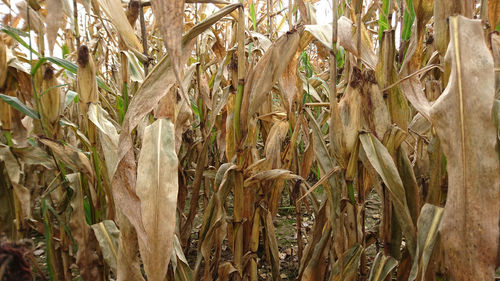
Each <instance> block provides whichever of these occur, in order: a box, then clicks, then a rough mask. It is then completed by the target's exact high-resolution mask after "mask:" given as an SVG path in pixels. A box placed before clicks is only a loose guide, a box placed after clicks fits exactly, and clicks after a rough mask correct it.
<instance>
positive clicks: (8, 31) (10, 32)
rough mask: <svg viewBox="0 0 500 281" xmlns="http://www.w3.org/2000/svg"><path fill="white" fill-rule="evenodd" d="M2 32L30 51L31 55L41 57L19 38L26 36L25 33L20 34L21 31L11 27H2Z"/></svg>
mask: <svg viewBox="0 0 500 281" xmlns="http://www.w3.org/2000/svg"><path fill="white" fill-rule="evenodd" d="M2 32H3V33H5V34H7V35H9V36H10V37H12V38H13V39H14V40H16V41H17V42H19V44H21V45H23V46H24V47H25V48H26V49H28V50H30V51H31V52H32V53H33V54H35V55H37V56H38V57H41V55H40V54H39V53H38V52H37V51H35V50H33V49H32V48H31V47H30V45H29V44H28V43H26V41H24V40H23V39H22V38H21V37H20V36H28V34H27V33H22V31H20V30H18V29H15V28H13V27H7V26H2Z"/></svg>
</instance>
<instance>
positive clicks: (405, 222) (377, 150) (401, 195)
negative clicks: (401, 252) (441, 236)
mask: <svg viewBox="0 0 500 281" xmlns="http://www.w3.org/2000/svg"><path fill="white" fill-rule="evenodd" d="M359 139H360V140H361V144H362V145H363V149H364V151H365V153H366V156H367V158H368V160H369V161H370V163H371V164H372V166H373V168H375V170H376V171H377V173H378V174H379V175H380V177H381V178H382V180H383V181H384V183H385V184H386V186H387V188H388V189H389V192H390V193H391V200H392V204H393V206H394V208H395V215H396V218H397V220H398V222H399V223H400V225H401V228H402V230H403V234H404V236H405V237H406V240H407V242H408V251H409V252H410V255H411V256H412V257H414V256H415V246H416V241H415V239H416V238H415V235H416V233H415V225H414V224H413V220H412V218H411V215H410V210H409V208H408V205H407V202H406V193H405V189H404V187H403V182H402V181H401V178H400V176H399V173H398V170H397V168H396V165H395V164H394V160H393V159H392V157H391V155H390V154H389V152H388V151H387V148H385V146H384V145H383V144H382V143H381V142H380V141H379V140H378V139H377V138H376V137H374V136H373V135H372V134H369V133H364V134H361V135H360V136H359Z"/></svg>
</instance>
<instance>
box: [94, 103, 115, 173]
mask: <svg viewBox="0 0 500 281" xmlns="http://www.w3.org/2000/svg"><path fill="white" fill-rule="evenodd" d="M88 116H89V120H90V121H92V123H94V125H95V126H96V127H97V129H98V130H99V142H100V144H101V145H102V150H103V153H104V159H105V160H106V167H107V171H108V175H109V178H110V179H111V178H112V177H113V174H114V173H115V169H116V164H117V159H118V138H119V135H118V132H117V130H116V127H115V126H114V125H113V123H112V122H111V118H110V117H109V115H108V113H107V112H106V111H105V110H104V109H103V108H102V107H101V106H100V105H98V104H91V105H90V106H89V110H88Z"/></svg>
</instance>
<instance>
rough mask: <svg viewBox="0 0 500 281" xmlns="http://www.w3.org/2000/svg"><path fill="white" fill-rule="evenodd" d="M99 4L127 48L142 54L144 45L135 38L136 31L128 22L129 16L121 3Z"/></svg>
mask: <svg viewBox="0 0 500 281" xmlns="http://www.w3.org/2000/svg"><path fill="white" fill-rule="evenodd" d="M98 3H99V5H100V7H101V8H102V9H103V10H104V13H106V16H107V17H108V18H109V19H110V20H111V22H112V23H113V25H114V26H115V28H116V29H117V30H118V33H119V34H120V37H121V38H122V39H123V41H124V42H125V44H126V45H127V47H128V48H130V49H135V50H137V51H139V52H140V53H142V52H143V49H142V45H141V43H140V42H139V39H138V38H137V36H135V32H134V29H133V28H132V26H131V25H130V23H129V22H128V20H127V15H126V14H125V11H124V10H123V8H122V6H121V2H120V1H119V0H99V1H98Z"/></svg>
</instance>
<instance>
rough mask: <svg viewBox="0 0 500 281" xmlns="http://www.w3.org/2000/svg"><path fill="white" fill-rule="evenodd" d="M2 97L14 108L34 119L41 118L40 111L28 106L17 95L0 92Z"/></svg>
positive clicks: (0, 97)
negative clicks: (12, 95)
mask: <svg viewBox="0 0 500 281" xmlns="http://www.w3.org/2000/svg"><path fill="white" fill-rule="evenodd" d="M0 99H2V100H3V101H5V102H6V103H7V104H9V105H10V106H12V107H13V108H15V109H17V110H19V111H20V112H22V113H24V114H25V115H26V116H29V117H31V118H33V119H40V116H39V115H38V113H37V112H36V111H35V110H33V109H32V108H29V107H27V106H26V105H25V104H24V103H22V102H21V101H20V100H19V99H18V98H17V97H11V96H7V95H4V94H0Z"/></svg>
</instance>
